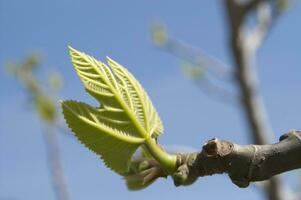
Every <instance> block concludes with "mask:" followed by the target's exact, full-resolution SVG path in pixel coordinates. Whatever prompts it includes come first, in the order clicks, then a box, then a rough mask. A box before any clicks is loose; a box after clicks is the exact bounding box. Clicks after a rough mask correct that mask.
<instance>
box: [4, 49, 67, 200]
mask: <svg viewBox="0 0 301 200" xmlns="http://www.w3.org/2000/svg"><path fill="white" fill-rule="evenodd" d="M39 63H40V60H39V57H37V56H35V55H33V56H30V57H28V58H27V59H26V60H25V62H24V63H21V64H14V63H10V64H9V65H7V68H8V70H9V71H10V72H11V74H12V75H14V76H15V77H16V78H17V79H18V80H20V81H21V83H22V85H24V87H25V89H26V91H27V92H28V95H29V97H30V99H31V103H32V104H33V105H34V107H35V110H36V112H37V113H38V114H39V117H40V119H41V120H42V121H43V123H44V125H45V126H47V128H46V129H45V130H44V131H43V136H44V141H45V145H46V152H47V158H48V162H49V163H48V166H49V172H50V175H51V178H52V185H53V190H54V192H55V195H56V199H58V200H69V199H70V197H69V192H68V189H67V186H66V181H65V177H64V172H63V169H62V163H61V156H60V150H59V142H58V138H57V133H56V131H55V128H56V123H57V121H58V118H59V113H60V112H58V109H57V107H58V106H56V104H55V103H54V101H53V100H52V98H51V97H50V96H47V95H46V94H48V93H46V92H45V90H44V89H43V88H42V87H41V85H40V83H39V82H38V80H37V79H36V78H35V76H34V71H35V70H36V68H37V67H38V66H39Z"/></svg>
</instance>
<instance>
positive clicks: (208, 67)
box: [152, 24, 237, 105]
mask: <svg viewBox="0 0 301 200" xmlns="http://www.w3.org/2000/svg"><path fill="white" fill-rule="evenodd" d="M152 39H153V41H154V43H155V44H156V46H157V47H159V48H160V49H162V50H164V51H166V52H168V53H171V54H172V55H174V56H176V57H178V58H180V59H183V60H186V61H187V62H188V64H185V65H184V67H183V69H184V73H185V74H186V75H187V76H188V77H189V78H191V79H192V80H193V81H194V83H195V84H196V86H197V87H198V88H200V89H201V90H202V91H203V92H204V93H206V94H207V95H208V96H211V97H213V98H215V99H217V100H218V101H220V102H223V103H228V104H231V105H236V104H237V95H236V94H235V93H234V92H231V91H229V90H228V89H227V88H226V87H224V86H219V85H218V84H216V83H214V82H213V81H212V80H211V79H214V78H218V79H220V81H222V82H224V83H226V84H231V83H233V78H234V77H233V72H232V69H231V68H230V67H229V66H226V65H225V64H224V63H223V62H221V61H219V60H218V59H217V58H215V57H213V56H209V55H207V54H206V53H204V52H203V51H201V50H200V49H197V48H195V47H192V46H190V45H188V44H186V43H184V42H182V41H179V40H177V39H175V38H172V37H170V36H168V35H167V32H166V31H165V29H164V27H163V26H162V25H159V24H155V25H153V27H152ZM210 75H211V76H210ZM210 77H211V78H210Z"/></svg>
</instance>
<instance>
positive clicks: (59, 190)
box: [43, 126, 70, 200]
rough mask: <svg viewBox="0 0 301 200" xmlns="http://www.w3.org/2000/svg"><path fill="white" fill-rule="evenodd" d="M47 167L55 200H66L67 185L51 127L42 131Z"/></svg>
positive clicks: (67, 194)
mask: <svg viewBox="0 0 301 200" xmlns="http://www.w3.org/2000/svg"><path fill="white" fill-rule="evenodd" d="M43 136H44V141H45V146H46V152H47V159H48V166H49V171H50V172H51V178H52V184H53V188H54V191H55V195H56V199H58V200H68V199H70V197H69V192H68V191H67V185H66V183H65V178H64V172H63V169H62V163H61V157H60V155H61V153H60V148H59V143H58V138H57V136H58V135H57V132H56V131H55V129H54V128H53V127H49V126H48V127H46V128H44V131H43Z"/></svg>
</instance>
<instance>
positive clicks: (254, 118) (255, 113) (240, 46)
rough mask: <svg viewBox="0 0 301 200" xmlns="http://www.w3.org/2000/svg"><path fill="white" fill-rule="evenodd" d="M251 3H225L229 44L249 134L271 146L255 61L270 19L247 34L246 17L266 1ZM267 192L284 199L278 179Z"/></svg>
mask: <svg viewBox="0 0 301 200" xmlns="http://www.w3.org/2000/svg"><path fill="white" fill-rule="evenodd" d="M251 2H252V3H251V4H252V5H251V6H250V4H249V5H248V4H247V5H242V4H240V3H238V2H237V1H235V0H226V1H225V8H226V13H227V16H228V21H229V27H230V28H229V32H230V34H229V36H230V38H229V42H230V47H231V52H232V55H233V60H234V63H235V67H236V78H237V83H238V85H239V88H240V92H241V103H242V108H243V110H244V113H245V116H246V121H247V123H248V125H249V127H250V135H251V138H252V141H253V143H254V144H267V143H269V139H270V138H269V136H270V135H271V133H272V131H271V128H270V125H269V121H268V119H267V114H266V112H265V107H264V103H263V100H262V97H261V95H260V93H259V92H258V88H257V85H258V81H257V75H256V72H255V66H254V61H255V59H254V58H255V50H256V48H257V47H258V46H259V43H261V41H262V38H263V37H264V36H265V34H266V33H267V30H268V29H269V28H270V27H267V25H268V24H269V20H266V19H265V21H264V23H263V21H262V19H258V24H257V26H255V27H257V28H256V29H255V32H253V33H252V34H251V35H248V34H246V27H245V26H246V23H245V20H246V18H247V16H248V15H249V14H250V12H252V11H253V9H256V8H257V6H259V4H261V3H263V2H264V1H263V0H261V1H257V0H253V1H251ZM248 6H249V7H248ZM266 22H268V23H266ZM250 37H255V38H256V39H254V40H253V39H250ZM252 40H253V42H255V43H256V44H254V45H250V42H248V41H252ZM264 189H265V191H266V194H267V198H268V199H270V200H281V199H282V196H283V195H282V191H281V183H280V178H279V177H274V178H272V179H270V181H269V182H268V183H267V186H266V187H264Z"/></svg>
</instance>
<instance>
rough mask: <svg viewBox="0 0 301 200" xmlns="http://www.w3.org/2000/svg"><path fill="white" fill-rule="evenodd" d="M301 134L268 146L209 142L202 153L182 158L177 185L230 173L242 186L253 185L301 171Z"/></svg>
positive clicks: (179, 162) (288, 134) (177, 174)
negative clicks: (277, 176)
mask: <svg viewBox="0 0 301 200" xmlns="http://www.w3.org/2000/svg"><path fill="white" fill-rule="evenodd" d="M300 152H301V132H300V131H294V130H292V131H290V132H289V133H287V134H285V135H283V136H281V137H280V142H278V143H276V144H268V145H238V144H234V143H233V142H229V141H225V140H218V139H212V140H209V141H208V142H207V143H206V144H205V145H204V146H203V149H202V151H201V152H200V153H192V154H185V155H178V166H179V167H178V170H177V172H176V173H175V174H174V176H173V177H174V182H175V185H177V186H178V185H185V184H187V183H189V184H191V182H193V181H195V180H196V179H197V178H198V177H202V176H208V175H213V174H221V173H227V174H228V175H229V177H230V179H231V181H232V182H233V183H234V184H235V185H237V186H238V187H242V188H244V187H247V186H248V185H249V183H250V182H256V181H264V180H268V179H269V178H271V177H272V176H275V175H277V174H281V173H284V172H287V171H290V170H294V169H298V168H301V156H300Z"/></svg>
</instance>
